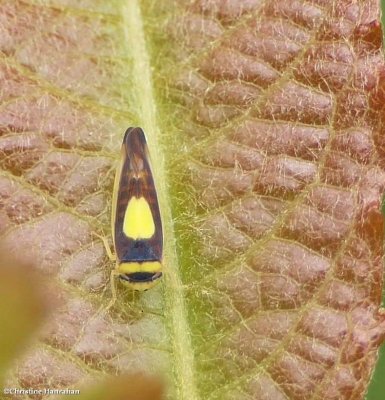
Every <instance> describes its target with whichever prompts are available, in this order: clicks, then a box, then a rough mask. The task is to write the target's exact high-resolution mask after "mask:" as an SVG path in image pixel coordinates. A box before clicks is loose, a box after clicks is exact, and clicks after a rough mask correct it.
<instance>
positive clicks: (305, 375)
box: [170, 0, 385, 400]
mask: <svg viewBox="0 0 385 400" xmlns="http://www.w3.org/2000/svg"><path fill="white" fill-rule="evenodd" d="M378 12H379V10H378V4H377V2H374V1H373V2H372V1H370V2H354V3H351V2H328V1H312V2H304V1H295V2H288V1H275V2H259V1H228V2H227V1H226V2H220V1H205V0H196V1H194V2H193V5H189V6H187V7H186V8H183V7H182V8H181V14H180V20H179V22H178V23H176V28H175V25H174V26H173V29H172V33H174V41H175V42H176V43H178V45H179V47H178V50H179V53H178V51H176V52H175V54H176V57H177V56H178V54H183V56H185V55H186V54H187V55H188V58H187V60H186V61H185V60H183V57H182V58H181V60H180V62H181V64H182V66H178V71H177V76H178V79H177V81H176V83H175V81H173V82H170V84H171V85H174V87H175V90H176V94H177V98H178V99H180V100H181V104H182V109H183V106H186V105H187V108H188V111H189V113H184V114H183V113H181V125H182V132H181V135H180V137H179V139H180V141H181V142H182V143H183V146H187V147H188V146H192V147H193V149H192V150H191V151H189V154H190V156H191V158H192V160H191V159H190V161H189V162H188V163H185V162H184V161H182V162H181V164H182V165H183V166H184V168H185V169H186V170H187V176H188V177H189V182H190V186H188V190H189V191H190V193H189V194H188V195H187V196H186V197H184V196H181V202H184V201H185V203H184V208H183V212H185V213H187V214H188V216H189V218H190V221H191V219H192V218H193V215H194V212H195V211H198V212H199V213H201V214H202V215H201V217H200V218H199V221H197V222H196V226H195V227H196V231H195V232H196V235H195V236H194V239H195V242H194V243H195V245H194V248H193V252H196V251H198V252H199V255H200V256H201V257H203V260H202V259H200V261H197V262H196V263H195V264H194V266H192V267H190V268H191V270H192V271H188V272H187V273H186V278H187V280H186V283H187V284H188V283H190V282H191V281H195V280H198V281H199V285H200V286H201V288H197V287H196V286H195V285H193V287H192V289H191V295H190V297H189V304H190V306H191V308H190V309H191V319H192V320H193V321H201V322H200V323H198V322H197V323H196V325H194V326H193V337H194V338H195V344H196V345H197V346H198V349H199V350H198V352H197V353H196V354H197V363H198V368H199V371H198V374H199V376H201V377H202V380H201V383H200V391H201V395H202V397H205V398H210V399H222V398H229V399H232V398H237V399H258V400H262V399H263V400H265V399H266V400H267V399H275V400H281V399H282V400H283V399H293V400H305V399H306V400H308V399H312V400H315V399H317V400H319V399H328V400H331V399H338V400H343V399H357V400H358V399H362V398H363V396H364V393H365V390H366V385H367V384H368V381H369V379H370V375H371V370H372V368H373V366H374V363H375V360H376V355H377V349H378V346H379V344H380V343H382V341H383V339H384V336H385V318H384V313H383V311H382V310H381V309H379V306H380V302H381V290H382V270H383V264H382V255H383V252H382V241H383V216H382V215H381V213H380V207H381V197H382V194H383V192H384V188H385V171H384V169H383V165H384V164H383V154H382V153H383V151H382V150H381V143H382V142H381V140H382V139H381V137H382V134H381V133H380V132H382V125H383V124H382V118H383V117H382V116H383V109H382V104H383V101H382V98H383V90H382V81H383V71H384V68H385V66H384V62H383V54H382V44H381V40H380V39H381V36H380V34H379V29H378V22H376V21H377V20H378ZM181 31H183V32H184V33H185V35H184V37H183V38H181V37H180V36H178V35H177V34H176V35H175V33H177V32H181ZM186 115H188V116H190V117H186ZM189 118H190V119H189ZM183 133H184V135H183ZM186 133H188V134H189V136H187V135H186ZM206 133H207V135H206ZM192 199H193V200H192ZM194 205H197V207H195V208H193V210H192V207H194ZM183 223H186V224H187V223H188V220H186V221H185V220H183ZM180 230H181V232H183V226H181V227H180ZM192 239H193V238H192V237H191V236H188V239H187V240H186V242H185V243H184V250H185V251H186V249H187V248H188V246H189V243H191V241H192ZM197 249H198V250H197ZM193 252H192V253H193ZM191 256H193V257H195V258H198V260H199V256H197V254H196V253H195V254H193V255H191ZM183 257H185V259H186V258H187V257H186V256H185V255H184V256H183ZM204 259H206V260H207V261H206V262H205V261H204ZM202 321H203V323H202ZM218 360H221V362H218ZM203 376H204V377H208V376H215V379H210V378H207V379H204V378H203Z"/></svg>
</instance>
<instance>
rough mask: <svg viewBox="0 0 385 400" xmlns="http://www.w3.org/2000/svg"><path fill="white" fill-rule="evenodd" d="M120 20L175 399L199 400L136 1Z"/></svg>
mask: <svg viewBox="0 0 385 400" xmlns="http://www.w3.org/2000/svg"><path fill="white" fill-rule="evenodd" d="M122 17H123V18H122V21H123V24H124V26H123V30H124V40H125V45H126V51H127V55H128V56H129V59H131V60H133V62H132V64H131V68H132V71H131V73H130V76H131V77H132V82H133V86H132V98H133V100H134V101H133V107H134V113H135V114H136V115H137V121H135V122H137V124H138V125H140V126H141V127H142V128H143V129H144V130H145V132H146V135H147V137H148V146H149V149H150V153H151V161H152V165H153V174H154V176H155V181H156V186H157V191H158V199H159V203H160V207H161V210H162V219H163V225H164V227H163V229H164V237H165V241H164V265H165V269H166V273H165V276H164V291H163V293H164V300H165V310H164V313H165V319H166V325H167V329H168V336H169V338H170V340H171V343H170V346H171V349H172V357H173V358H172V362H173V365H172V371H173V375H174V376H173V378H174V382H175V386H176V392H177V398H178V399H180V400H198V399H199V396H198V394H197V388H196V384H195V377H194V375H195V369H194V353H193V349H192V343H191V338H190V329H189V324H188V312H187V305H186V302H185V298H184V293H183V285H182V280H181V276H180V273H179V262H178V257H177V254H176V250H175V246H174V243H175V240H174V239H175V236H174V229H173V222H172V216H171V208H170V201H169V194H168V191H167V187H166V184H165V182H166V173H165V166H164V162H163V160H164V158H163V157H162V154H161V153H160V151H159V149H160V147H159V140H158V138H159V135H160V126H159V124H158V122H157V106H156V100H155V95H154V90H153V85H152V82H153V81H152V72H151V61H150V55H149V52H148V49H147V46H146V37H145V33H144V27H143V16H142V13H141V9H140V4H139V0H125V1H124V2H123V4H122Z"/></svg>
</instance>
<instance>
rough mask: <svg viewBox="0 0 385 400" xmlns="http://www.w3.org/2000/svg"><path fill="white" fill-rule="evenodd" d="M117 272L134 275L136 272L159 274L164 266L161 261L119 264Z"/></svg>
mask: <svg viewBox="0 0 385 400" xmlns="http://www.w3.org/2000/svg"><path fill="white" fill-rule="evenodd" d="M117 270H118V272H119V273H120V274H132V273H135V272H159V271H161V270H162V264H161V263H160V262H159V261H145V262H125V263H121V264H119V267H118V269H117Z"/></svg>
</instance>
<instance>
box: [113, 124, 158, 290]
mask: <svg viewBox="0 0 385 400" xmlns="http://www.w3.org/2000/svg"><path fill="white" fill-rule="evenodd" d="M111 223H112V236H113V244H114V248H115V256H113V255H112V254H111V251H110V249H109V246H108V247H106V248H107V251H108V252H109V255H110V257H111V256H112V258H114V259H115V261H116V267H115V270H114V271H113V275H118V277H119V280H120V281H121V282H122V283H123V284H124V285H126V286H128V287H129V288H131V289H134V290H140V291H143V290H147V289H150V288H152V287H153V286H155V285H156V284H157V283H158V282H159V278H161V276H162V254H163V230H162V220H161V215H160V210H159V204H158V196H157V192H156V188H155V183H154V178H153V175H152V171H151V165H150V157H149V152H148V147H147V142H146V137H145V135H144V132H143V130H142V129H141V128H128V129H127V131H126V133H125V135H124V139H123V144H122V149H121V159H120V163H119V166H118V168H117V170H116V175H115V184H114V193H113V198H112V218H111Z"/></svg>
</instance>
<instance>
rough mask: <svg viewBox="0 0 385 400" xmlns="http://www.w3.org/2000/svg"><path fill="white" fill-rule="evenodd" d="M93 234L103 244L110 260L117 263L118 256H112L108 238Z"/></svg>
mask: <svg viewBox="0 0 385 400" xmlns="http://www.w3.org/2000/svg"><path fill="white" fill-rule="evenodd" d="M92 234H93V235H95V236H96V237H98V238H99V239H100V240H101V241H102V242H103V244H104V248H105V249H106V253H107V256H108V258H109V259H110V260H111V261H116V254H112V251H111V248H110V245H109V243H108V240H107V238H106V237H105V236H101V235H99V234H98V233H96V232H92Z"/></svg>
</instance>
